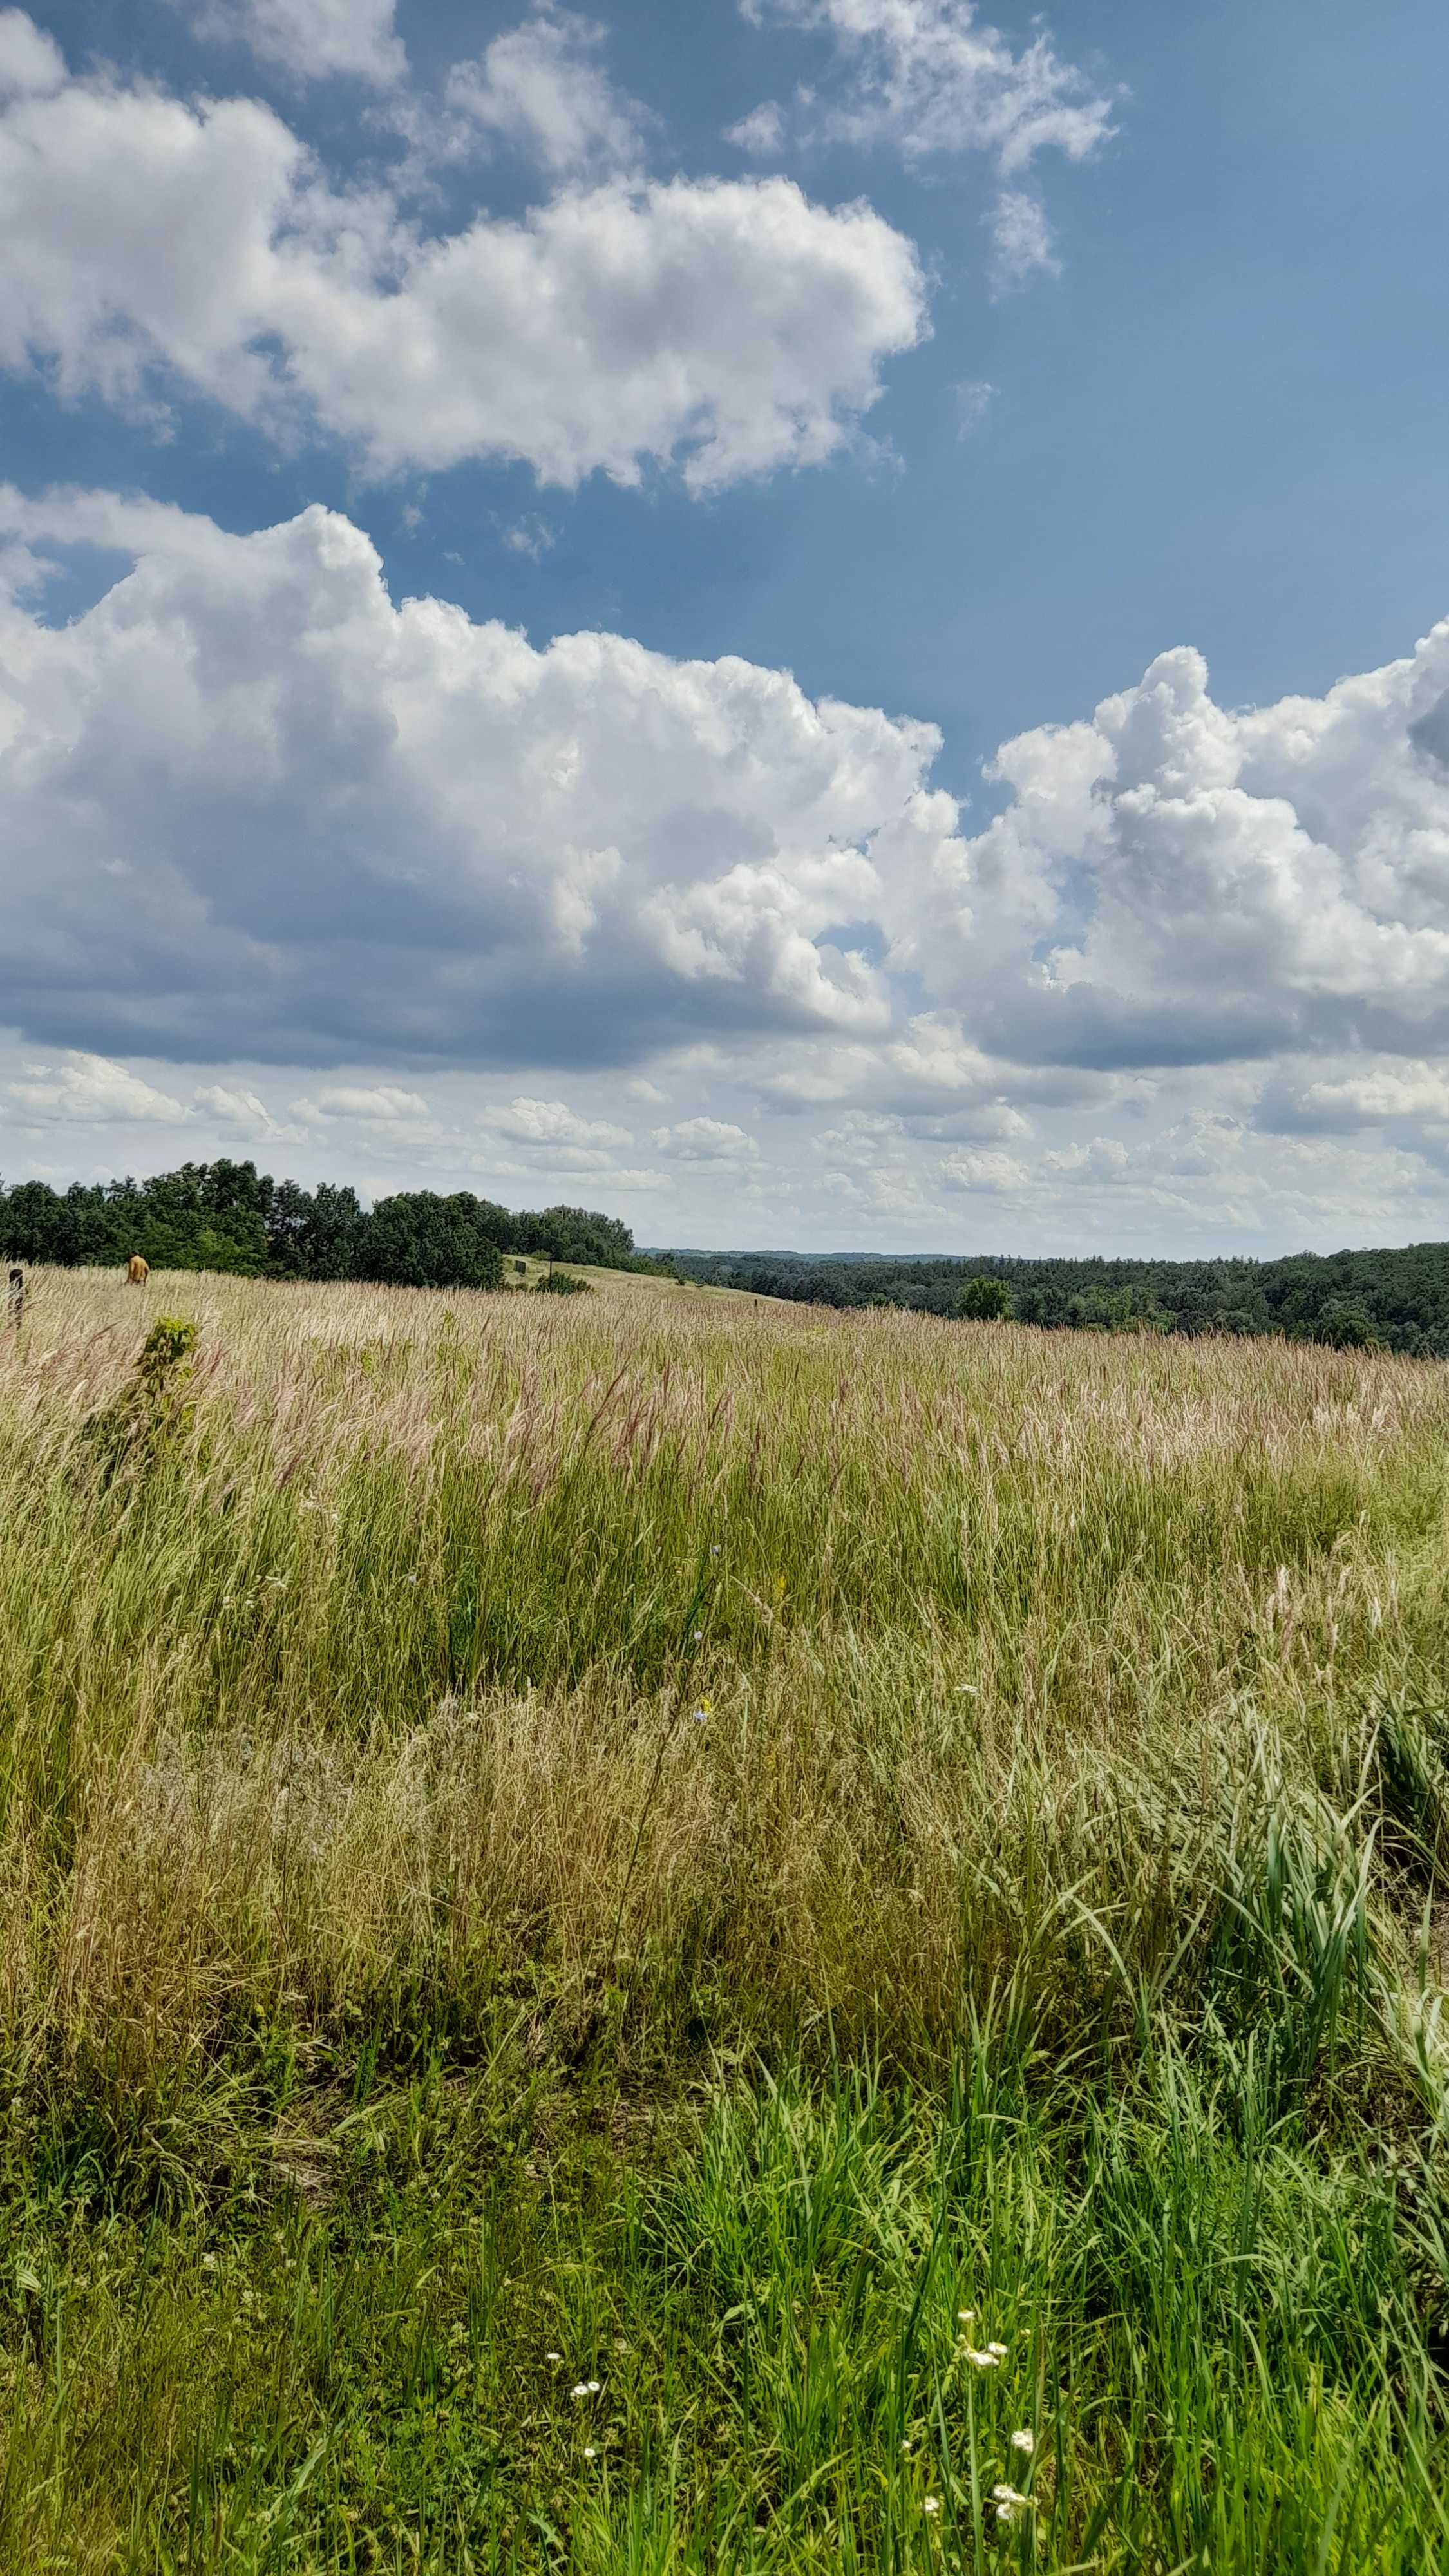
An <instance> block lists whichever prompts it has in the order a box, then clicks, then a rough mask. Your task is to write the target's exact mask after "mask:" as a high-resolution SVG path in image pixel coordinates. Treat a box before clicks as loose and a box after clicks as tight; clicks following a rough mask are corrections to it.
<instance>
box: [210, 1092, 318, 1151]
mask: <svg viewBox="0 0 1449 2576" xmlns="http://www.w3.org/2000/svg"><path fill="white" fill-rule="evenodd" d="M195 1108H196V1112H197V1115H198V1117H201V1118H206V1119H209V1120H210V1121H211V1123H212V1125H213V1126H216V1127H235V1128H238V1129H240V1130H242V1131H243V1132H244V1133H245V1134H246V1135H248V1136H255V1137H258V1138H262V1139H267V1138H270V1137H287V1138H291V1137H294V1136H295V1134H296V1132H297V1131H296V1129H295V1128H293V1127H285V1126H283V1125H281V1124H280V1123H279V1121H278V1120H277V1119H275V1118H274V1117H273V1116H272V1113H271V1111H270V1110H269V1109H268V1108H267V1106H266V1103H265V1102H264V1101H262V1100H259V1099H258V1097H257V1094H256V1093H255V1092H254V1091H248V1090H239V1089H237V1088H236V1087H235V1085H233V1084H230V1083H220V1082H204V1083H201V1084H200V1085H199V1086H198V1088H197V1092H196V1098H195Z"/></svg>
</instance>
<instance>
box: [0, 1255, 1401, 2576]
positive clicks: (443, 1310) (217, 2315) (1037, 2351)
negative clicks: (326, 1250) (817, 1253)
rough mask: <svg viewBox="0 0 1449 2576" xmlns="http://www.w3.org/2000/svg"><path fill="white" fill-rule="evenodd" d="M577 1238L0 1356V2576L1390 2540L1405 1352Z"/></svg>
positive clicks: (606, 2564)
mask: <svg viewBox="0 0 1449 2576" xmlns="http://www.w3.org/2000/svg"><path fill="white" fill-rule="evenodd" d="M597 1286H598V1291H599V1293H598V1294H596V1295H595V1296H593V1297H589V1298H582V1297H581V1298H577V1299H557V1300H554V1299H549V1298H543V1297H535V1296H528V1297H524V1296H519V1295H514V1296H512V1297H504V1296H493V1297H473V1296H470V1295H468V1294H465V1293H459V1294H452V1295H431V1294H426V1293H423V1292H418V1291H405V1290H383V1289H370V1288H361V1287H355V1286H351V1287H336V1288H331V1287H316V1286H311V1287H300V1286H299V1287H284V1286H265V1285H259V1284H252V1283H248V1282H243V1281H238V1280H228V1279H224V1278H218V1277H214V1276H206V1275H196V1274H192V1275H185V1276H182V1275H178V1276H175V1277H172V1278H161V1279H153V1281H152V1283H151V1285H150V1288H149V1289H148V1290H147V1291H146V1292H144V1293H138V1292H132V1291H130V1290H128V1289H127V1288H126V1287H125V1286H124V1285H123V1284H122V1283H121V1282H120V1281H119V1279H117V1278H116V1277H114V1276H111V1275H102V1274H99V1273H85V1272H79V1271H68V1272H48V1273H46V1272H42V1273H38V1274H37V1275H36V1277H35V1279H34V1282H33V1290H32V1295H31V1298H30V1300H29V1304H28V1307H27V1312H26V1319H25V1321H24V1323H23V1325H22V1327H21V1329H20V1330H19V1331H18V1332H12V1333H10V1334H8V1335H7V1336H6V1337H5V1339H4V1341H3V1344H0V1460H3V1478H4V1491H3V1496H0V1501H3V1511H0V1610H3V1615H0V1699H3V1712H4V1744H5V1761H4V1768H3V1773H0V1779H3V1806H0V1867H3V1876H0V1885H3V1888H4V1892H5V1907H4V1914H3V1942H0V2103H3V2104H4V2106H5V2108H4V2112H3V2115H0V2238H3V2245H4V2256H3V2260H0V2446H3V2463H4V2465H3V2473H0V2564H3V2565H4V2566H6V2567H12V2566H13V2567H15V2568H17V2569H18V2568H25V2569H27V2570H28V2569H39V2570H51V2569H54V2570H57V2571H59V2570H62V2569H63V2570H66V2571H72V2570H84V2571H87V2576H89V2571H91V2570H97V2571H99V2570H103V2569H104V2570H110V2569H124V2570H127V2571H136V2576H140V2572H141V2571H147V2576H149V2571H152V2570H157V2569H164V2570H167V2571H181V2570H185V2571H186V2572H187V2576H197V2571H216V2576H221V2571H223V2570H225V2571H228V2576H231V2571H247V2576H262V2571H268V2576H270V2571H294V2570H295V2571H298V2576H302V2572H303V2571H306V2572H307V2576H311V2571H327V2576H332V2571H342V2570H348V2571H352V2570H354V2569H373V2568H384V2569H388V2570H415V2569H425V2570H432V2571H444V2570H446V2571H449V2576H452V2572H453V2571H459V2576H461V2571H464V2570H475V2571H482V2570H489V2571H492V2570H494V2569H503V2570H518V2571H524V2570H528V2571H533V2570H538V2571H543V2570H562V2569H569V2570H575V2569H577V2570H580V2571H585V2576H616V2571H624V2576H673V2571H676V2570H679V2571H700V2576H703V2571H705V2570H710V2571H714V2570H734V2569H740V2570H745V2569H748V2570H752V2571H759V2572H760V2576H786V2571H789V2576H795V2571H797V2570H806V2571H814V2570H825V2569H830V2570H837V2569H840V2568H847V2569H850V2570H853V2571H857V2576H859V2571H865V2570H869V2571H872V2576H876V2571H879V2576H887V2571H890V2576H902V2571H909V2576H916V2571H920V2576H925V2571H928V2570H929V2571H932V2576H935V2571H937V2570H946V2569H957V2568H960V2569H970V2570H972V2571H973V2576H979V2571H984V2570H989V2569H991V2568H995V2567H998V2566H1000V2567H1009V2568H1017V2569H1027V2568H1030V2569H1035V2570H1038V2571H1048V2570H1049V2571H1055V2572H1056V2576H1066V2571H1068V2570H1085V2569H1092V2570H1101V2571H1108V2572H1109V2576H1141V2571H1162V2576H1166V2571H1168V2570H1187V2569H1193V2570H1197V2569H1211V2570H1214V2571H1218V2570H1254V2571H1258V2570H1261V2571H1263V2576H1268V2571H1270V2570H1271V2571H1278V2570H1290V2571H1296V2572H1297V2576H1350V2571H1354V2576H1357V2571H1363V2576H1369V2572H1370V2571H1372V2572H1373V2576H1418V2571H1421V2570H1426V2569H1442V2568H1444V2567H1446V2566H1449V2520H1446V2515H1445V2509H1444V2506H1443V2503H1442V2495H1443V2489H1444V2478H1445V2468H1446V2465H1449V2463H1446V2445H1445V2405H1444V2398H1445V2384H1444V2360H1445V2354H1446V2351H1449V2250H1446V2249H1449V2184H1446V2180H1445V2172H1444V2159H1443V2138H1444V2134H1445V2127H1446V2116H1449V2057H1446V2046H1445V2038H1444V2033H1443V2028H1442V1979H1443V1974H1444V1967H1445V1960H1446V1956H1449V1938H1446V1921H1449V1908H1446V1896H1449V1889H1446V1885H1445V1875H1444V1873H1445V1862H1446V1854H1449V1767H1446V1766H1449V1715H1446V1708H1445V1696H1444V1673H1445V1670H1446V1662H1449V1588H1446V1583H1445V1563H1446V1502H1445V1482H1444V1468H1443V1462H1444V1457H1445V1454H1446V1446H1449V1378H1446V1375H1445V1373H1444V1371H1443V1370H1442V1368H1438V1367H1434V1366H1430V1365H1426V1364H1423V1363H1420V1362H1417V1361H1413V1360H1404V1359H1391V1358H1386V1357H1383V1356H1378V1355H1371V1354H1367V1353H1361V1352H1348V1351H1334V1350H1327V1349H1320V1348H1315V1347H1312V1346H1309V1345H1306V1344H1289V1343H1275V1344H1260V1343H1250V1342H1246V1341H1244V1342H1239V1343H1225V1342H1222V1341H1202V1342H1190V1341H1176V1340H1159V1339H1155V1338H1143V1337H1140V1336H1139V1337H1136V1338H1125V1339H1114V1338H1112V1337H1110V1336H1104V1335H1078V1334H1072V1333H1066V1332H1054V1333H1043V1332H1036V1331H1030V1330H1026V1329H1023V1328H1020V1327H1015V1326H983V1327H964V1326H955V1325H952V1324H949V1323H942V1322H939V1321H936V1320H933V1319H929V1318H922V1317H919V1316H915V1315H910V1314H904V1313H894V1312H890V1311H876V1312H870V1311H867V1312H857V1313H842V1314H826V1313H822V1312H820V1311H819V1310H812V1309H809V1308H806V1307H803V1306H798V1305H796V1306H792V1305H780V1306H771V1305H769V1304H767V1303H762V1304H759V1305H757V1304H756V1303H755V1301H754V1300H753V1299H751V1298H743V1299H742V1298H738V1297H737V1298H734V1299H731V1298H728V1297H718V1296H709V1295H708V1294H706V1293H705V1292H703V1291H693V1290H677V1289H673V1288H672V1287H671V1286H670V1285H669V1283H667V1282H665V1283H661V1282H653V1281H649V1280H647V1279H643V1278H640V1277H631V1276H629V1275H628V1274H621V1273H617V1272H616V1273H607V1274H600V1275H599V1277H598V1280H597ZM167 1318H171V1319H173V1320H172V1321H171V1322H169V1323H168V1322H166V1321H165V1320H164V1319H167ZM183 1325H184V1326H186V1327H194V1328H195V1330H194V1334H193V1333H192V1332H191V1331H190V1330H183V1329H180V1327H181V1326H183ZM147 1336H150V1339H149V1343H148V1341H147V1339H146V1337H147Z"/></svg>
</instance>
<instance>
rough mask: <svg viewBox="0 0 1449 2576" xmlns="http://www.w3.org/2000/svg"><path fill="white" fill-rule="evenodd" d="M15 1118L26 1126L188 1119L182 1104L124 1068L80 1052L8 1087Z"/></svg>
mask: <svg viewBox="0 0 1449 2576" xmlns="http://www.w3.org/2000/svg"><path fill="white" fill-rule="evenodd" d="M5 1097H6V1099H7V1100H8V1101H9V1103H10V1114H11V1116H12V1117H13V1118H14V1119H16V1120H17V1121H18V1122H19V1124H20V1125H22V1126H32V1125H36V1126H78V1127H97V1126H107V1127H109V1126H115V1125H121V1124H124V1125H127V1126H131V1125H143V1126H154V1125H158V1124H159V1125H162V1126H178V1125H179V1124H180V1123H181V1121H182V1120H183V1119H184V1118H185V1116H186V1110H185V1108H184V1107H183V1105H182V1103H181V1102H180V1101H179V1100H173V1099H172V1097H171V1095H170V1093H169V1092H165V1091H158V1090H156V1089H155V1087H154V1086H153V1085H152V1084H151V1083H149V1082H143V1081H142V1080H141V1079H140V1076H139V1075H137V1074H134V1073H130V1072H128V1071H127V1070H126V1068H125V1066H124V1065H119V1064H111V1063H109V1062H108V1061H107V1059H106V1058H105V1057H104V1056H99V1055H91V1054H87V1053H85V1052H83V1051H81V1050H79V1049H77V1050H76V1051H75V1052H74V1053H72V1054H71V1055H68V1056H67V1057H65V1058H64V1059H63V1060H62V1061H61V1062H60V1063H58V1064H49V1065H35V1066H33V1067H31V1069H30V1070H29V1071H28V1072H26V1073H25V1074H24V1075H23V1076H22V1077H21V1079H20V1080H19V1081H18V1082H7V1083H6V1085H5Z"/></svg>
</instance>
